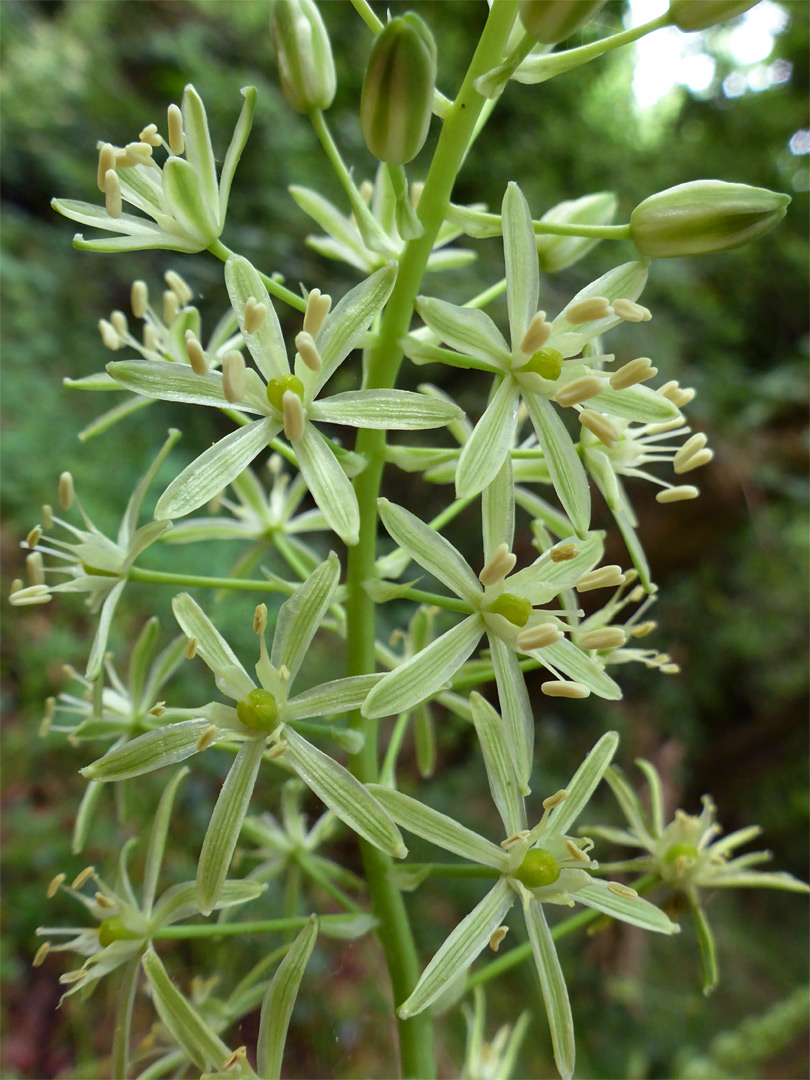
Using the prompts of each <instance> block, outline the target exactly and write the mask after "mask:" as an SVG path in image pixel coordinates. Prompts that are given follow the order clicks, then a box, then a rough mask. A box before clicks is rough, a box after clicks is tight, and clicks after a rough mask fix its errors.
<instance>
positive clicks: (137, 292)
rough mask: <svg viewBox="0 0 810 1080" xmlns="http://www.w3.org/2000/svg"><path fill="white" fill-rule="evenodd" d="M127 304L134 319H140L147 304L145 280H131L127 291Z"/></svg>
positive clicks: (144, 312) (147, 296) (147, 294)
mask: <svg viewBox="0 0 810 1080" xmlns="http://www.w3.org/2000/svg"><path fill="white" fill-rule="evenodd" d="M129 305H130V307H131V308H132V314H133V315H134V316H135V318H136V319H142V318H143V317H144V315H145V314H146V309H147V307H148V306H149V290H148V288H147V287H146V282H145V281H133V282H132V288H131V289H130V293H129Z"/></svg>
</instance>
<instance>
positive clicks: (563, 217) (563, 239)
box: [537, 191, 616, 274]
mask: <svg viewBox="0 0 810 1080" xmlns="http://www.w3.org/2000/svg"><path fill="white" fill-rule="evenodd" d="M615 214H616V196H615V195H614V194H613V193H612V192H610V191H599V192H597V193H596V194H595V195H583V197H582V198H581V199H567V200H566V201H565V202H561V203H558V204H557V206H552V208H551V209H550V210H549V211H547V212H546V213H545V214H543V216H542V217H541V218H540V221H541V222H542V223H543V224H545V225H609V224H610V223H611V222H612V221H613V218H614V216H615ZM598 243H599V241H598V240H594V239H591V238H588V237H584V236H542V235H540V236H538V237H537V254H538V255H539V256H540V269H541V270H543V271H544V272H545V273H547V274H556V273H557V272H558V271H560V270H565V269H566V268H567V267H569V266H572V265H573V264H574V263H575V262H578V261H579V260H580V259H581V258H583V256H585V255H587V254H588V252H589V251H590V250H591V248H593V247H594V246H595V245H596V244H598Z"/></svg>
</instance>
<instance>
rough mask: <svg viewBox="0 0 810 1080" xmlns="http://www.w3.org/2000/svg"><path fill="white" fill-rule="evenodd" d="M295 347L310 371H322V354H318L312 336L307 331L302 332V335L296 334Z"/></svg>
mask: <svg viewBox="0 0 810 1080" xmlns="http://www.w3.org/2000/svg"><path fill="white" fill-rule="evenodd" d="M295 347H296V349H297V350H298V355H299V356H300V357H301V359H302V360H303V361H304V363H305V364H306V365H307V367H308V368H309V370H310V371H320V370H321V354H320V353H319V352H318V349H317V346H316V345H315V341H314V339H313V337H312V334H310V333H309V332H308V331H307V330H302V331H301V333H300V334H296V336H295Z"/></svg>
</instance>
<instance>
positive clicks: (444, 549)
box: [377, 499, 484, 608]
mask: <svg viewBox="0 0 810 1080" xmlns="http://www.w3.org/2000/svg"><path fill="white" fill-rule="evenodd" d="M377 506H378V508H379V512H380V520H381V521H382V523H383V525H385V527H386V529H387V530H388V532H389V534H390V536H391V537H392V538H393V539H394V540H395V541H396V542H397V544H399V546H400V547H401V548H404V549H405V551H407V553H408V554H409V555H410V557H411V558H412V559H415V560H416V562H418V563H419V565H420V566H423V567H424V568H425V570H427V571H428V572H429V573H431V574H433V576H434V577H435V578H436V579H437V580H438V581H441V582H442V584H443V585H446V586H447V588H448V589H450V590H451V591H452V592H454V593H455V594H456V596H460V597H461V599H462V600H466V601H467V603H468V604H470V606H471V607H473V608H475V607H477V606H478V604H479V602H480V600H481V597H482V596H483V592H484V591H483V589H482V588H481V583H480V582H479V580H478V578H477V577H476V576H475V574H474V573H473V572H472V570H471V568H470V566H469V564H468V563H467V561H466V560H465V559H464V558H463V557H462V556H461V555H460V554H459V552H458V551H457V550H456V548H454V547H453V545H452V544H451V543H450V541H449V540H445V538H444V537H443V536H441V535H440V534H439V533H437V532H436V531H435V530H434V529H431V527H430V526H429V525H427V524H426V523H425V522H424V521H422V520H421V519H420V518H418V517H417V516H416V515H415V514H412V513H411V512H410V510H406V509H405V508H404V507H403V506H397V504H396V503H392V502H389V501H388V499H378V500H377Z"/></svg>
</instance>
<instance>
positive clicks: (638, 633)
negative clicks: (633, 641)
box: [630, 619, 658, 638]
mask: <svg viewBox="0 0 810 1080" xmlns="http://www.w3.org/2000/svg"><path fill="white" fill-rule="evenodd" d="M657 628H658V623H657V622H656V621H655V620H654V619H648V620H647V621H646V622H642V623H639V624H638V626H634V627H632V628H631V630H630V636H631V637H637V638H638V637H646V636H647V635H648V634H651V633H652V632H653V630H656V629H657Z"/></svg>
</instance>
